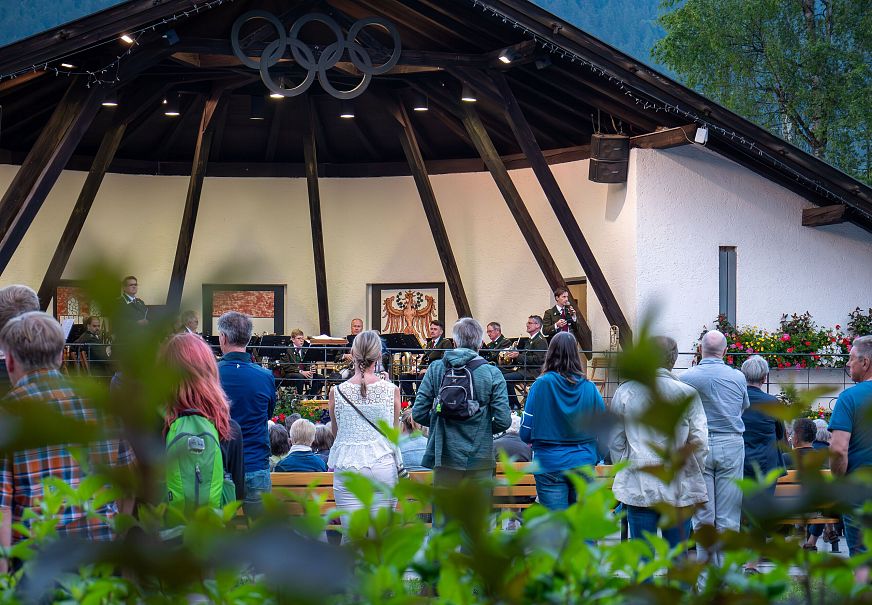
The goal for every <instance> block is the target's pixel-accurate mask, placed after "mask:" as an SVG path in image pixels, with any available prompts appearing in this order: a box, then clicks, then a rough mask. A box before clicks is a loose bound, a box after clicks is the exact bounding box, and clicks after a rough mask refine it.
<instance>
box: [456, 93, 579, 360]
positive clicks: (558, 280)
mask: <svg viewBox="0 0 872 605" xmlns="http://www.w3.org/2000/svg"><path fill="white" fill-rule="evenodd" d="M461 105H463V114H464V116H463V126H464V127H465V128H466V132H467V133H468V134H469V138H470V139H471V140H472V143H473V145H475V148H476V149H477V150H478V153H479V155H480V156H481V159H482V160H483V161H484V164H485V166H487V169H488V170H489V171H490V173H491V176H492V177H493V179H494V182H495V183H496V185H497V188H498V189H499V190H500V193H502V194H503V199H505V200H506V205H507V206H508V207H509V211H511V213H512V216H513V217H514V219H515V222H517V223H518V229H520V230H521V234H522V235H523V236H524V239H525V240H526V241H527V245H528V246H530V252H532V253H533V257H534V258H535V259H536V262H537V263H538V264H539V268H540V269H541V270H542V273H543V275H545V280H546V281H547V282H548V285H549V286H550V287H551V289H552V290H555V289H556V288H557V287H558V286H563V287H566V281H565V280H564V279H563V276H562V275H561V274H560V270H559V269H558V268H557V263H555V262H554V258H553V257H552V256H551V253H550V252H549V251H548V246H547V245H546V244H545V240H544V239H542V235H541V234H540V233H539V229H537V228H536V223H535V222H533V217H532V216H530V213H529V212H528V211H527V206H525V205H524V200H523V199H522V198H521V194H520V193H518V189H517V187H515V184H514V183H513V182H512V179H511V177H510V176H509V173H508V171H507V170H506V167H505V165H504V164H503V161H502V159H501V158H500V156H499V154H498V153H497V150H496V147H494V144H493V142H492V141H491V138H490V136H488V133H487V130H486V129H485V127H484V124H483V123H482V121H481V118H479V117H478V112H477V111H475V109H474V108H473V107H472V106H471V105H470V104H469V103H461ZM572 304H573V306H574V307H575V308H576V309H578V301H575V300H573V301H572ZM578 323H579V325H578V327H579V344H580V345H581V348H582V349H583V350H584V351H587V352H588V353H586V354H587V356H588V359H590V353H589V351H591V350H592V349H593V337H592V334H591V330H590V326H589V325H588V324H587V321H585V319H584V317H582V316H581V315H579V316H578Z"/></svg>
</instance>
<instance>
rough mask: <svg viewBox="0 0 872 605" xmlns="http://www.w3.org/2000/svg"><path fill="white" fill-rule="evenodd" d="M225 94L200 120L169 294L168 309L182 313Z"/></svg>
mask: <svg viewBox="0 0 872 605" xmlns="http://www.w3.org/2000/svg"><path fill="white" fill-rule="evenodd" d="M221 93H222V90H213V91H212V94H211V96H210V97H209V98H208V99H207V100H206V105H205V106H204V107H203V115H202V116H201V117H200V127H199V129H198V130H197V144H196V146H195V147H194V162H193V165H192V166H191V180H190V181H188V195H187V198H186V199H185V211H184V214H183V215H182V226H181V228H180V229H179V241H178V243H177V244H176V257H175V260H174V261H173V272H172V274H171V275H170V288H169V291H168V292H167V309H169V310H170V311H178V310H179V306H180V305H181V303H182V290H183V289H184V287H185V275H186V274H187V272H188V259H189V258H190V257H191V245H192V244H193V240H194V227H195V226H196V224H197V210H198V209H199V207H200V193H201V192H202V191H203V177H204V176H205V175H206V166H207V164H208V162H209V152H210V150H211V148H212V139H213V137H214V135H215V129H214V128H210V126H211V121H212V116H213V115H214V114H215V108H216V107H217V106H218V101H219V99H220V98H221Z"/></svg>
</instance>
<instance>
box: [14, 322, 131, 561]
mask: <svg viewBox="0 0 872 605" xmlns="http://www.w3.org/2000/svg"><path fill="white" fill-rule="evenodd" d="M0 343H2V347H3V349H4V350H5V351H6V359H5V362H6V369H7V370H8V372H9V376H10V378H11V379H12V383H13V388H12V390H10V391H9V393H7V394H6V396H5V397H4V401H6V402H19V403H26V404H27V405H28V406H31V407H32V406H39V407H41V408H45V409H46V410H49V411H51V412H52V413H54V414H56V415H59V416H63V417H66V418H69V419H70V420H71V421H76V422H81V423H85V422H87V423H88V424H94V425H95V426H98V427H100V428H103V427H105V426H106V424H107V423H105V422H102V421H101V419H100V414H99V411H98V410H96V409H94V408H92V407H91V406H90V405H89V404H88V402H87V401H85V400H84V399H82V398H81V397H80V396H79V395H78V394H77V393H76V392H75V391H74V389H73V388H72V386H71V385H70V384H69V383H68V382H67V380H66V378H65V377H64V376H63V374H61V373H60V372H59V371H58V369H59V368H60V366H61V360H62V356H63V350H64V333H63V330H61V326H60V324H58V322H57V321H56V320H55V319H54V318H53V317H52V316H50V315H48V314H46V313H42V312H40V311H30V312H28V313H24V314H22V315H18V316H16V317H13V318H11V319H9V320H8V321H7V322H6V325H5V326H4V327H3V329H2V331H0ZM72 437H74V436H72ZM82 453H84V460H87V461H88V464H87V465H85V466H80V463H79V461H80V460H82V458H81V455H82ZM3 454H4V455H3V456H2V457H0V546H2V547H3V548H4V549H8V548H9V547H10V546H11V545H12V544H13V543H15V542H18V541H20V540H22V539H24V537H25V536H24V534H25V533H26V532H19V531H18V530H17V529H16V530H15V531H13V529H12V528H13V527H15V526H18V525H19V524H20V525H22V526H23V527H25V528H27V529H29V528H30V527H31V524H32V523H33V521H34V518H36V516H35V515H32V514H31V513H32V512H34V511H36V510H38V509H39V507H40V506H41V502H42V500H43V496H44V493H45V492H44V487H43V482H44V480H45V479H48V478H54V479H57V480H60V481H63V482H65V483H67V484H68V485H69V486H70V487H71V488H75V487H77V486H78V485H79V484H80V483H81V482H82V481H84V480H85V478H86V477H87V476H88V474H89V472H90V471H89V470H88V469H92V468H104V467H114V468H116V469H121V468H129V467H132V466H133V464H134V456H133V450H132V449H131V448H130V447H129V445H128V444H127V443H126V442H124V441H123V440H120V439H118V438H115V437H109V436H103V437H102V438H101V439H99V440H97V441H93V442H90V443H88V444H86V445H85V446H82V445H81V444H71V443H60V444H57V443H53V444H51V445H50V446H37V447H31V448H28V449H22V450H19V451H4V453H3ZM132 508H133V507H132V500H130V501H128V500H118V501H115V500H113V501H111V502H108V503H106V504H103V505H101V506H100V507H99V508H97V509H96V510H92V511H89V510H86V509H84V508H82V507H81V506H77V505H68V506H67V508H66V509H65V510H64V513H63V515H61V516H59V517H58V518H57V522H58V525H57V527H56V531H57V533H58V534H59V536H68V537H78V538H84V539H88V540H101V541H102V540H111V539H113V537H114V530H113V523H112V520H113V518H114V517H115V516H116V515H117V514H118V513H119V512H124V513H129V512H130V511H131V510H132ZM37 515H38V513H37ZM7 569H8V561H7V560H6V559H0V573H5V572H6V571H7Z"/></svg>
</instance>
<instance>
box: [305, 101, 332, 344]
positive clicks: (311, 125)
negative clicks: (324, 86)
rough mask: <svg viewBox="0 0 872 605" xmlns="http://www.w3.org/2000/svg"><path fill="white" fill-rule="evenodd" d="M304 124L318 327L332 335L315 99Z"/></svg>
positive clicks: (307, 102) (306, 114)
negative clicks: (316, 140) (319, 180)
mask: <svg viewBox="0 0 872 605" xmlns="http://www.w3.org/2000/svg"><path fill="white" fill-rule="evenodd" d="M303 102H304V103H305V105H304V108H305V125H304V132H303V157H304V158H305V163H306V186H307V189H308V192H309V223H310V226H311V228H312V254H313V256H314V265H315V294H316V297H317V301H318V325H319V328H318V329H319V330H320V331H321V334H330V308H329V301H328V298H327V262H326V261H325V259H324V227H323V224H322V222H321V193H320V190H319V188H318V152H317V144H316V142H315V139H316V137H315V133H316V130H317V122H318V119H317V116H316V113H315V107H314V106H313V104H312V98H311V97H310V96H309V95H304V97H303Z"/></svg>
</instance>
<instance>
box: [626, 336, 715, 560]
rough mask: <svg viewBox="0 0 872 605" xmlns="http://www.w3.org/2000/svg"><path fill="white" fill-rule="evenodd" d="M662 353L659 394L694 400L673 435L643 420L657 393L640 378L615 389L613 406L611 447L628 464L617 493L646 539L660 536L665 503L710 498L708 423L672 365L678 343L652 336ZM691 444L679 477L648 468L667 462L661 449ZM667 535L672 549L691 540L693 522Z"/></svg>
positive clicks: (635, 532)
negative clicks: (705, 471) (706, 473)
mask: <svg viewBox="0 0 872 605" xmlns="http://www.w3.org/2000/svg"><path fill="white" fill-rule="evenodd" d="M652 340H653V342H654V345H655V347H656V349H657V352H658V365H659V368H658V369H657V377H656V378H655V380H656V388H657V394H659V396H660V397H662V398H664V399H666V400H667V401H672V402H681V401H686V400H688V399H690V405H689V406H688V407H687V410H686V411H685V412H684V414H683V415H682V417H681V418H680V420H679V421H678V423H677V425H676V427H675V431H674V433H673V434H666V433H664V432H661V431H658V430H656V429H654V428H653V427H651V426H648V425H645V424H642V423H640V422H639V421H638V418H639V416H640V415H642V414H644V413H645V412H646V411H647V410H648V409H649V408H650V406H651V405H652V392H651V391H650V389H649V388H648V387H647V386H645V385H643V384H640V383H638V382H634V381H628V382H625V383H623V384H621V386H619V387H618V389H617V390H616V391H615V394H614V397H613V398H612V404H611V407H610V410H611V412H612V413H613V414H614V415H615V416H616V418H617V421H616V423H615V428H614V429H613V431H612V434H611V441H610V444H609V450H610V451H611V455H612V461H613V462H614V463H615V464H617V463H618V462H621V461H624V460H626V461H628V462H629V464H628V465H627V466H626V467H625V468H623V469H621V470H620V471H619V472H618V474H617V475H616V476H615V482H614V484H613V487H612V491H613V492H614V494H615V498H617V500H618V501H619V502H622V503H623V504H624V506H626V508H627V524H628V526H629V530H630V536H631V537H632V538H641V539H645V535H646V533H651V534H654V535H656V534H657V526H658V524H659V521H660V513H659V512H658V511H657V509H656V508H655V507H656V506H658V505H660V504H667V505H670V506H675V507H687V506H697V505H699V504H702V503H704V502H706V501H707V500H708V497H709V496H708V491H707V489H706V482H705V479H704V478H703V471H702V469H703V467H704V466H705V459H706V454H707V452H708V424H707V422H706V417H705V411H703V408H702V402H701V401H700V398H699V395H698V394H697V392H696V391H695V390H694V389H693V388H692V387H690V386H688V385H686V384H684V383H683V382H681V381H680V380H679V379H678V378H677V377H675V375H674V374H672V368H673V367H675V361H676V360H677V359H678V344H677V343H676V342H675V340H674V339H672V338H669V337H668V336H656V337H654V338H653V339H652ZM684 447H688V448H689V449H690V450H691V452H692V453H691V454H690V456H688V458H687V460H686V461H685V463H684V466H683V467H682V468H681V469H680V470H679V472H678V473H676V475H675V478H674V479H673V480H672V481H671V482H669V483H664V482H663V481H662V480H661V479H659V478H657V477H655V476H654V475H652V474H650V473H648V472H646V471H645V468H646V467H651V466H656V465H662V464H663V463H664V460H663V455H662V452H663V451H664V450H667V449H670V448H674V449H679V448H684ZM662 532H663V538H664V539H665V540H666V541H667V542H668V543H669V545H670V546H671V547H674V546H676V545H677V544H679V543H680V542H682V541H684V540H687V539H688V537H689V535H690V520H689V519H688V520H687V521H685V522H683V523H679V524H677V525H674V526H672V527H665V528H663V529H662Z"/></svg>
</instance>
